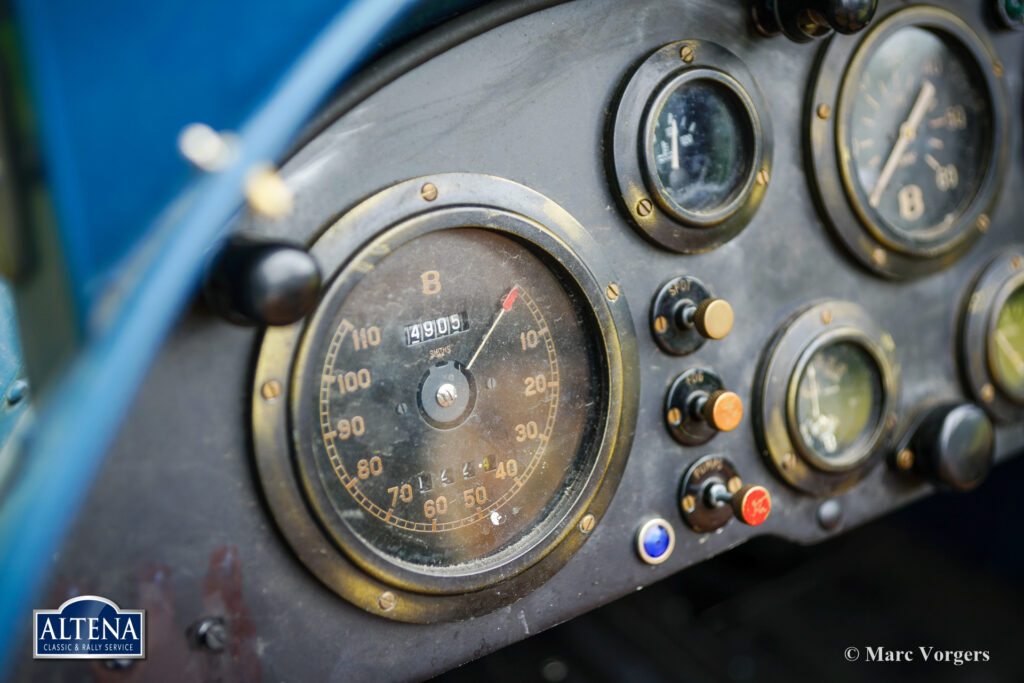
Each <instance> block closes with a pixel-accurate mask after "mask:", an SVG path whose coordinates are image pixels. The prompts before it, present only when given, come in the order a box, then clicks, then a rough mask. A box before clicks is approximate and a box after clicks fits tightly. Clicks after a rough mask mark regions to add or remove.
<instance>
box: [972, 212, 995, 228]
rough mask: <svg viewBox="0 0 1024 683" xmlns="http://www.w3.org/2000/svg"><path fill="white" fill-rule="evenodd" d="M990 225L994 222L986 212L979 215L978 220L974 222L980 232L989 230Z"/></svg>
mask: <svg viewBox="0 0 1024 683" xmlns="http://www.w3.org/2000/svg"><path fill="white" fill-rule="evenodd" d="M990 225H992V222H991V220H989V217H988V214H985V213H983V214H981V215H980V216H978V220H977V221H975V223H974V226H975V227H976V228H978V232H982V233H985V232H988V229H989V226H990Z"/></svg>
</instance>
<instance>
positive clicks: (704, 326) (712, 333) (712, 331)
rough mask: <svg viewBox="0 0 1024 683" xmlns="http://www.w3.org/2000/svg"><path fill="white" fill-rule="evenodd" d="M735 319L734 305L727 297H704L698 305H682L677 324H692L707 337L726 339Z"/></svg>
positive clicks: (683, 325)
mask: <svg viewBox="0 0 1024 683" xmlns="http://www.w3.org/2000/svg"><path fill="white" fill-rule="evenodd" d="M734 321H735V316H734V315H733V312H732V306H731V305H730V304H729V302H728V301H726V300H725V299H704V301H702V302H700V304H699V305H696V306H694V305H693V304H689V305H686V306H682V307H681V308H680V309H679V313H678V314H677V316H676V324H677V325H679V326H680V327H688V326H691V325H692V326H693V327H694V328H696V330H697V332H698V333H699V334H700V336H702V337H704V338H705V339H725V337H726V336H727V335H728V334H729V333H730V332H732V325H733V322H734Z"/></svg>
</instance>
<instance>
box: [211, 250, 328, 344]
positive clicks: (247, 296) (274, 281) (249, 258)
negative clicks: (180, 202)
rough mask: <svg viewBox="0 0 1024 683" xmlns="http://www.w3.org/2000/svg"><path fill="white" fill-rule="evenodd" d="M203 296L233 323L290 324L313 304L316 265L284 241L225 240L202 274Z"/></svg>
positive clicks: (317, 278)
mask: <svg viewBox="0 0 1024 683" xmlns="http://www.w3.org/2000/svg"><path fill="white" fill-rule="evenodd" d="M203 289H204V294H205V297H206V301H207V303H208V304H209V305H210V307H211V308H212V309H213V310H215V311H216V312H217V313H218V314H220V315H221V316H222V317H224V318H225V319H226V320H228V321H229V322H232V323H235V324H237V325H253V326H262V325H289V324H291V323H293V322H296V321H297V320H300V319H302V317H303V316H305V315H306V314H307V313H309V312H310V311H312V310H313V308H314V307H315V306H316V302H317V298H318V297H319V295H320V268H319V267H318V266H317V264H316V261H314V260H313V257H312V256H310V255H309V253H308V252H307V251H306V250H305V249H302V248H300V247H297V246H294V245H292V244H287V243H284V242H271V241H266V240H260V239H256V238H252V237H244V236H236V237H232V238H231V239H229V240H228V241H227V242H226V243H225V244H224V246H223V248H222V249H221V251H220V253H219V254H218V255H217V257H216V259H214V261H213V263H212V265H211V267H210V269H209V271H208V272H207V275H206V282H205V286H204V288H203Z"/></svg>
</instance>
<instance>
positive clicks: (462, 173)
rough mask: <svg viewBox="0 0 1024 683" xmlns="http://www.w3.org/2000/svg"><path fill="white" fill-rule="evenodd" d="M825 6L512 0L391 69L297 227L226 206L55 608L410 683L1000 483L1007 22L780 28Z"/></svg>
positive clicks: (1014, 312)
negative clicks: (673, 589)
mask: <svg viewBox="0 0 1024 683" xmlns="http://www.w3.org/2000/svg"><path fill="white" fill-rule="evenodd" d="M799 4H800V3H788V4H787V3H784V2H780V3H777V4H775V5H771V4H770V3H769V4H765V5H764V6H760V5H759V7H761V8H762V9H761V14H757V13H754V14H753V15H752V13H751V9H752V8H751V3H749V2H740V1H739V0H733V1H729V2H722V1H720V0H636V1H633V2H619V1H617V0H579V1H576V2H564V3H556V2H525V3H523V2H510V3H497V4H490V5H486V6H484V7H482V8H480V9H478V10H476V11H475V12H473V13H471V14H469V15H466V16H464V17H461V18H459V19H456V20H455V21H453V22H451V23H449V24H445V25H442V26H441V27H440V28H438V29H436V30H435V31H433V32H432V33H430V34H428V35H426V36H423V37H421V38H419V39H417V40H415V41H413V42H411V43H409V44H406V45H402V46H399V47H398V48H395V49H394V50H392V51H391V52H390V53H389V54H387V55H385V56H384V57H382V58H380V59H378V60H377V61H375V62H374V63H372V64H371V65H370V66H369V67H367V68H366V69H365V70H364V71H363V73H362V74H361V75H360V76H359V77H358V78H357V79H356V81H355V82H354V83H352V84H350V85H348V86H346V87H345V88H344V89H343V90H342V91H341V92H339V93H338V94H337V96H336V98H335V100H334V101H332V102H331V103H330V104H329V105H328V106H327V107H326V108H325V109H324V110H323V112H322V113H321V114H320V115H319V117H318V118H317V119H316V120H315V121H314V122H312V124H311V125H310V127H309V129H308V130H307V132H306V134H305V136H304V139H303V140H302V141H301V144H298V145H297V146H296V148H295V149H294V152H293V154H292V155H291V157H290V158H289V159H288V160H287V162H286V163H284V164H283V166H282V168H281V171H280V178H281V179H283V181H284V183H285V184H286V186H287V188H288V190H289V192H290V193H291V196H292V197H293V202H294V205H293V209H292V210H291V211H290V212H288V213H287V214H286V215H284V216H283V217H276V218H274V217H269V216H268V215H267V214H273V213H274V212H273V211H272V210H271V211H263V212H262V213H261V212H259V211H249V212H246V213H244V214H243V215H240V216H239V218H238V221H237V223H236V224H235V225H234V226H233V227H232V230H233V231H234V233H235V234H236V238H235V239H233V241H232V242H231V243H230V244H229V246H228V247H227V249H226V250H225V252H224V253H223V254H221V255H220V256H219V257H218V258H217V259H215V260H214V261H213V263H212V265H211V276H210V278H209V281H208V283H207V287H206V297H205V299H203V300H202V301H197V303H196V305H195V306H194V307H193V308H192V310H191V311H190V312H189V314H188V315H187V316H186V317H185V319H184V320H183V321H182V322H181V323H180V326H179V327H178V329H177V331H176V332H175V334H174V335H173V336H172V337H171V338H170V340H169V341H168V343H167V345H166V347H165V350H164V351H163V353H162V355H161V357H160V359H159V361H158V362H157V364H156V366H155V367H154V368H153V370H152V371H151V373H150V377H149V379H148V381H147V383H146V385H145V387H144V388H143V390H142V392H141V393H140V395H139V397H138V399H137V401H136V404H135V406H134V408H133V411H132V413H131V415H130V417H129V419H128V420H127V421H126V423H125V426H124V427H123V430H122V433H121V435H120V437H119V439H118V441H117V444H116V446H115V448H114V449H113V451H112V453H111V454H110V456H109V458H108V460H107V463H106V465H105V469H104V471H103V472H102V475H101V477H100V479H99V481H98V483H97V485H96V486H95V488H94V490H93V492H92V493H91V495H90V498H89V501H88V503H87V505H86V508H85V513H84V514H83V516H82V518H81V519H80V521H78V522H77V524H76V527H75V531H74V532H73V538H72V540H71V541H70V543H69V544H68V545H67V546H66V548H65V550H64V552H63V553H62V555H61V556H60V557H59V558H58V560H57V562H56V569H55V572H56V575H57V578H56V580H55V583H54V587H53V589H52V590H53V591H54V592H56V593H60V592H61V591H66V590H69V588H74V589H76V590H88V591H89V592H95V593H97V594H101V595H105V596H108V597H110V598H111V599H113V600H115V601H117V602H119V603H120V604H132V605H140V606H143V607H147V609H149V610H150V612H149V613H150V619H151V622H150V626H149V633H150V636H149V637H150V644H149V652H150V653H151V659H153V658H160V657H181V658H183V659H182V660H181V661H188V660H187V658H189V657H192V656H194V653H192V652H191V651H185V650H183V648H184V646H183V645H173V646H172V645H171V643H172V641H173V642H177V639H180V632H181V627H183V626H188V625H190V624H194V623H197V622H198V621H199V620H201V619H204V618H208V617H214V618H216V619H220V620H221V623H222V625H223V626H224V627H225V630H226V633H227V634H228V635H227V638H228V644H227V645H226V646H223V644H222V647H226V649H227V651H229V652H230V653H231V655H232V657H231V662H230V663H224V664H221V665H218V666H221V667H229V668H230V667H241V669H240V670H244V671H245V672H247V673H253V674H259V673H262V675H264V676H266V677H268V678H269V677H274V678H278V677H285V676H287V677H291V678H300V679H328V678H331V679H342V678H343V679H345V680H364V679H369V678H371V677H373V678H375V679H376V678H381V677H384V678H388V679H405V678H422V677H426V676H429V675H433V674H436V673H438V672H441V671H443V670H446V669H449V668H451V667H454V666H457V665H459V664H461V663H463V662H466V661H468V660H470V659H472V658H475V657H478V656H480V655H482V654H485V653H487V652H489V651H492V650H495V649H497V648H500V647H503V646H505V645H508V644H510V643H512V642H515V641H517V640H520V639H522V638H525V637H527V636H529V635H530V634H532V633H536V632H537V631H539V630H542V629H545V628H548V627H550V626H552V625H554V624H557V623H560V622H562V621H564V620H566V619H569V618H571V617H573V616H575V615H577V614H579V613H581V612H584V611H586V610H589V609H591V608H594V607H596V606H598V605H601V604H603V603H606V602H608V601H610V600H613V599H615V598H617V597H620V596H622V595H625V594H627V593H629V592H631V591H636V590H639V589H641V588H643V587H644V586H646V585H649V584H651V583H653V582H656V581H658V580H660V579H662V578H664V577H666V576H668V575H670V574H672V573H673V572H676V571H678V570H680V569H682V568H684V567H687V566H689V565H693V564H695V563H698V562H701V561H702V560H704V559H706V558H709V557H711V556H713V555H715V554H718V553H721V552H723V551H725V550H727V549H729V548H732V547H734V546H736V545H738V544H741V543H743V542H744V541H746V540H748V539H750V538H752V537H754V536H757V535H764V534H768V535H775V536H778V537H782V538H785V539H789V540H792V541H796V542H800V543H814V542H817V541H820V540H823V539H826V538H829V537H831V536H834V535H836V534H841V533H842V532H843V531H844V530H848V529H850V528H852V527H854V526H857V525H860V524H862V523H864V522H865V521H867V520H870V519H872V518H875V517H878V516H880V515H884V514H886V513H887V512H889V511H891V510H893V509H895V508H898V507H900V506H903V505H905V504H907V503H909V502H911V501H913V500H915V499H917V498H920V497H922V496H926V495H928V494H930V493H932V492H934V491H935V490H936V489H937V488H942V489H954V490H967V489H970V488H973V487H974V486H976V485H977V484H978V483H979V482H980V481H981V480H982V479H983V478H984V477H985V476H986V475H987V474H988V473H989V469H990V468H991V467H992V466H993V465H994V464H997V463H998V462H999V461H1000V460H1002V459H1005V458H1008V457H1010V456H1012V455H1014V454H1015V453H1017V452H1019V451H1020V449H1021V448H1022V446H1024V229H1022V225H1024V202H1022V201H1021V199H1020V197H1019V194H1018V190H1017V189H1018V188H1021V187H1024V154H1022V152H1024V148H1022V139H1021V116H1022V106H1021V103H1022V96H1024V88H1022V86H1024V84H1022V80H1021V74H1022V69H1021V68H1022V66H1024V39H1022V37H1024V34H1022V33H1020V32H1016V31H1014V30H1011V28H1008V27H1007V26H1005V25H1004V24H1003V23H1000V22H1001V20H1006V21H1007V22H1008V23H1009V24H1010V25H1013V24H1014V22H1016V23H1017V24H1020V18H1019V17H1016V18H1015V17H1014V16H1009V17H1008V16H1007V15H1006V11H1008V10H1006V8H1007V7H1011V6H1014V7H1019V5H1014V3H1010V2H1008V3H1005V5H1004V4H1003V3H995V2H992V3H989V2H976V1H973V0H972V1H969V2H968V1H966V0H965V1H962V2H954V1H951V0H938V1H936V2H932V3H928V4H919V3H908V2H892V1H888V0H882V1H881V2H879V3H878V8H877V11H876V12H875V14H874V17H873V18H872V19H871V21H870V22H866V24H867V25H866V27H864V26H858V25H855V22H856V20H857V19H858V17H857V16H856V14H855V13H852V11H851V14H848V15H841V16H840V17H839V19H841V20H845V21H848V22H852V23H848V24H847V25H845V26H840V27H841V28H844V29H845V30H846V31H848V32H849V34H848V35H843V34H841V33H834V32H833V33H830V34H829V35H822V36H821V37H818V36H817V34H819V33H820V34H824V33H827V31H826V30H825V29H826V28H827V26H826V23H825V22H826V19H830V20H833V21H836V19H835V18H834V17H823V15H822V13H821V12H820V11H818V10H814V9H810V10H808V9H806V8H804V9H802V10H800V12H797V13H796V14H794V17H795V18H793V17H789V18H787V17H782V19H781V20H780V21H779V23H778V25H773V23H772V22H773V21H774V20H775V19H776V18H775V17H773V16H767V15H770V14H771V12H770V11H769V10H765V9H764V7H772V6H774V7H776V9H777V8H778V7H780V6H788V5H799ZM805 4H806V5H808V6H813V7H817V6H819V5H822V4H823V3H813V2H808V3H805ZM833 4H843V3H833ZM846 4H847V5H850V6H854V5H857V3H846ZM862 4H864V5H867V4H870V3H862ZM997 5H998V6H1000V7H1002V10H1003V14H1002V15H1000V14H999V13H998V12H997V11H996V10H995V9H994V7H995V6H997ZM861 18H863V17H861ZM789 19H792V21H793V22H795V23H792V22H791V23H787V21H788V20H789ZM758 22H759V23H760V24H761V28H762V29H767V32H768V33H773V32H774V33H775V34H777V35H773V36H769V35H765V32H764V31H759V30H758V27H757V26H756V23H758ZM1017 28H1019V26H1018V27H1017ZM773 29H774V31H773ZM780 29H781V30H782V33H783V34H779V31H780ZM860 29H862V30H860ZM794 37H795V38H802V39H804V40H805V42H797V41H796V40H793V39H792V38H794ZM273 191H274V187H273V184H272V183H271V185H270V186H269V187H268V188H267V193H268V196H266V197H264V199H265V200H266V201H267V202H270V203H271V204H272V203H273V201H274V198H273V196H272V195H273ZM297 292H298V293H299V294H301V295H299V294H297ZM275 297H277V298H276V299H275ZM303 297H305V298H306V299H308V300H310V301H312V302H315V303H314V304H313V305H312V306H311V307H310V312H309V313H308V314H307V315H303V316H302V317H301V318H300V319H299V320H298V322H289V324H277V325H269V326H260V327H255V328H254V327H249V328H246V327H238V326H233V325H230V324H228V323H227V322H225V321H224V320H223V316H218V315H217V313H218V312H220V313H223V314H224V315H226V316H227V317H229V318H231V317H233V318H234V319H235V320H241V321H249V322H252V321H253V320H257V321H262V322H264V323H265V322H281V320H276V319H275V318H274V316H275V315H278V314H280V317H283V318H284V319H287V318H288V311H287V310H286V309H287V308H288V306H295V305H297V304H296V303H295V302H296V301H301V300H302V299H303ZM261 306H262V308H261ZM274 306H278V308H283V309H285V310H284V312H283V313H282V312H281V311H278V310H277V309H275V308H274ZM261 316H262V317H261ZM991 476H995V477H998V476H999V469H998V467H997V468H996V469H994V470H992V474H991ZM953 501H954V499H952V498H951V499H950V504H955V503H954V502H953ZM126 520H134V522H135V526H134V528H135V529H136V531H133V532H130V533H129V532H126V531H125V528H124V527H125V521H126ZM70 581H74V582H75V585H74V586H73V587H69V585H68V583H69V582H70ZM58 602H59V601H58ZM140 603H142V604H140ZM161 643H164V644H165V645H166V647H161ZM161 653H162V654H161ZM174 653H177V654H174ZM149 663H150V662H147V663H146V664H149ZM188 666H194V667H196V668H195V670H196V671H200V670H204V669H201V668H200V667H205V666H208V662H205V660H204V661H203V662H200V661H198V660H196V662H195V663H190V664H188Z"/></svg>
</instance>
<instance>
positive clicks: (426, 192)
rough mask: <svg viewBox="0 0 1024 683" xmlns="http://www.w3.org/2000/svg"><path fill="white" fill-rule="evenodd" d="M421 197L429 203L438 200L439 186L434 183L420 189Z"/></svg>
mask: <svg viewBox="0 0 1024 683" xmlns="http://www.w3.org/2000/svg"><path fill="white" fill-rule="evenodd" d="M420 196H421V197H423V199H424V200H426V201H428V202H432V201H434V200H435V199H437V185H435V184H434V183H426V184H424V185H423V187H421V188H420Z"/></svg>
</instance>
